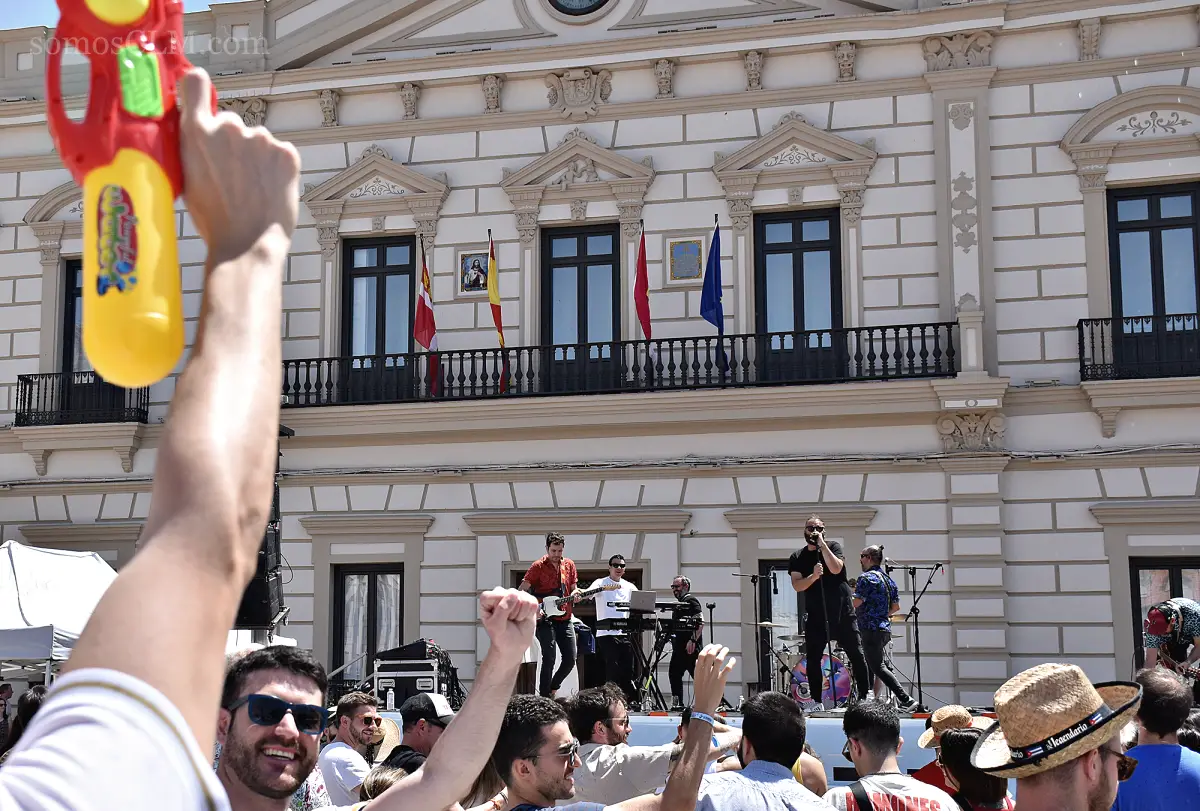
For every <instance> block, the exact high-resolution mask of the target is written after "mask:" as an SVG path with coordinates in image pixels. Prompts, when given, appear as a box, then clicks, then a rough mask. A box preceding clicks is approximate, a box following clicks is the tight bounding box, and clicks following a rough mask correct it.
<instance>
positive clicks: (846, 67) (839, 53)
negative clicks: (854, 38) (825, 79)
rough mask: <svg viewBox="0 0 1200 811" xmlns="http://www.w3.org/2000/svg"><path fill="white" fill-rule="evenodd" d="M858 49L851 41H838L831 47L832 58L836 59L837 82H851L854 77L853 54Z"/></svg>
mask: <svg viewBox="0 0 1200 811" xmlns="http://www.w3.org/2000/svg"><path fill="white" fill-rule="evenodd" d="M857 51H858V47H857V46H855V44H854V43H853V42H839V43H838V44H837V45H835V46H834V47H833V58H834V59H836V60H837V69H838V78H837V80H838V81H839V82H853V81H854V80H855V79H856V78H858V77H856V76H855V75H854V56H855V53H856V52H857Z"/></svg>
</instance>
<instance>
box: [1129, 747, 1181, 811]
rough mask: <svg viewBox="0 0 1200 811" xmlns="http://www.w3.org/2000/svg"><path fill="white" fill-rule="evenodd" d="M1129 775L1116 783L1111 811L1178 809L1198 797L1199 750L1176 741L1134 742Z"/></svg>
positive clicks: (1171, 810)
mask: <svg viewBox="0 0 1200 811" xmlns="http://www.w3.org/2000/svg"><path fill="white" fill-rule="evenodd" d="M1126 754H1128V755H1129V756H1130V757H1131V758H1136V759H1137V762H1138V764H1137V768H1136V769H1134V772H1133V776H1132V777H1130V778H1129V779H1128V780H1126V781H1125V782H1124V783H1118V784H1117V801H1116V802H1115V803H1113V811H1182V809H1184V808H1195V807H1196V804H1197V802H1200V800H1198V799H1197V798H1200V754H1197V753H1196V752H1193V751H1192V750H1191V749H1184V748H1183V747H1182V746H1179V745H1178V744H1170V743H1152V744H1146V745H1143V746H1135V747H1133V748H1132V749H1130V750H1129V751H1128V752H1127V753H1126Z"/></svg>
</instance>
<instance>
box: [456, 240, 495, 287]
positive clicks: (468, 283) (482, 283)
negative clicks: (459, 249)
mask: <svg viewBox="0 0 1200 811" xmlns="http://www.w3.org/2000/svg"><path fill="white" fill-rule="evenodd" d="M487 274H488V255H487V252H486V251H484V252H479V253H477V252H475V251H470V252H467V251H464V252H463V253H460V254H459V255H458V292H459V293H460V294H463V295H478V294H486V293H487Z"/></svg>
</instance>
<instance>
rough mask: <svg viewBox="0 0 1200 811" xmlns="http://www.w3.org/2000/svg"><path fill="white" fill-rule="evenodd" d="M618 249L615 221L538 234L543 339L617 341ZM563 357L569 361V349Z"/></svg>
mask: <svg viewBox="0 0 1200 811" xmlns="http://www.w3.org/2000/svg"><path fill="white" fill-rule="evenodd" d="M620 249H621V246H620V240H619V238H618V235H617V226H616V225H596V226H590V227H587V228H555V229H546V230H545V231H543V232H542V257H543V258H542V267H543V273H544V277H543V278H544V282H543V290H545V291H546V295H545V296H544V297H543V318H542V324H543V335H542V339H543V342H544V343H547V344H554V345H556V346H561V345H564V344H586V343H604V342H609V341H617V340H620V335H621V307H620V304H619V302H620V300H621V293H620V279H621V276H620V271H621V262H620V255H619V251H620ZM604 351H605V352H610V351H611V350H610V348H609V347H605V348H604ZM600 355H601V356H605V357H606V356H607V355H604V354H603V353H600ZM564 359H567V360H574V359H575V356H574V350H572V351H571V352H568V353H566V354H565V355H564Z"/></svg>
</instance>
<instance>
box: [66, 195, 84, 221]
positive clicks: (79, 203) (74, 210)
mask: <svg viewBox="0 0 1200 811" xmlns="http://www.w3.org/2000/svg"><path fill="white" fill-rule="evenodd" d="M63 213H64V214H71V215H79V216H80V217H82V216H83V198H82V197H80V198H79V199H78V200H76V201H75V204H74V205H73V206H71V207H70V208H68V209H67V210H65V211H64V212H63Z"/></svg>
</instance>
